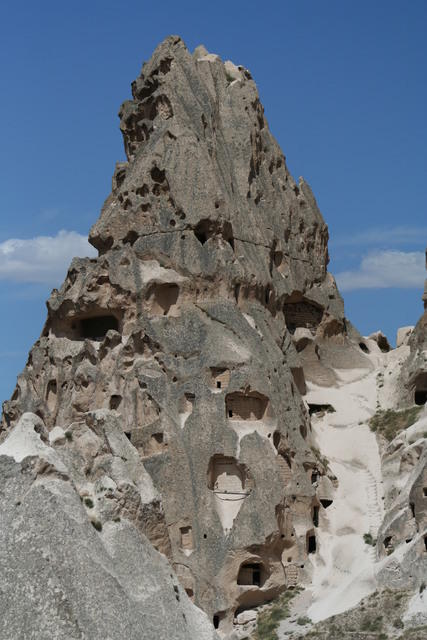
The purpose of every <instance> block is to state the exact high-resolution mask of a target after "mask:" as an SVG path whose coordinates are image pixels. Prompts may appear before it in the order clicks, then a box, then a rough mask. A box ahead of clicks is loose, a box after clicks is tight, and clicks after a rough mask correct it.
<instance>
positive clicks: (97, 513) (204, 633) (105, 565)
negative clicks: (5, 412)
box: [0, 413, 214, 640]
mask: <svg viewBox="0 0 427 640" xmlns="http://www.w3.org/2000/svg"><path fill="white" fill-rule="evenodd" d="M96 420H97V424H96V425H95V423H93V424H92V427H91V429H90V430H89V429H88V430H87V431H86V430H85V428H82V429H81V430H80V432H79V433H77V431H78V429H77V428H75V429H74V430H73V438H72V439H71V440H69V439H68V440H67V441H66V442H62V441H59V440H56V441H55V443H54V445H53V446H54V447H55V449H53V448H52V447H49V446H48V445H47V444H46V443H44V442H43V440H44V439H45V435H46V434H45V432H44V429H43V424H42V421H41V420H40V418H38V417H37V416H35V415H34V414H28V413H27V414H24V416H23V417H22V418H21V420H20V422H19V423H18V424H17V425H16V427H15V430H14V431H12V433H11V434H10V435H9V437H8V439H6V441H5V442H4V443H3V444H2V445H1V446H0V481H1V487H2V489H1V492H0V512H1V514H2V516H1V539H2V544H1V547H0V610H1V612H2V615H1V616H0V637H1V638H2V640H16V639H17V638H45V639H46V640H61V639H63V640H70V639H71V638H76V639H77V638H79V639H80V638H91V640H92V639H93V640H98V639H99V640H101V639H104V638H111V640H116V639H117V640H119V639H120V640H122V639H123V638H126V639H129V640H132V639H135V640H141V639H142V638H144V639H146V640H152V639H153V638H159V639H163V640H169V639H170V638H180V639H182V640H188V639H189V638H192V639H194V640H199V639H200V638H203V639H204V640H209V639H213V637H214V633H213V630H209V627H210V625H209V623H208V621H207V619H206V616H205V615H204V614H203V613H202V612H201V611H200V610H199V609H197V608H196V607H194V606H193V605H192V604H191V602H190V601H189V600H188V598H187V596H186V594H185V592H184V590H183V589H182V587H181V586H180V584H179V582H178V580H177V578H176V576H174V575H173V574H172V572H171V569H170V566H169V564H168V562H167V560H166V559H165V558H164V557H163V556H162V555H161V554H160V553H158V552H157V551H155V550H154V549H153V547H152V545H151V544H150V542H149V540H148V539H147V538H146V537H145V535H144V533H143V532H142V530H141V528H140V527H137V526H135V523H132V522H131V519H130V518H128V517H124V518H120V517H119V516H116V517H113V518H109V519H108V521H107V522H105V524H104V526H102V529H101V530H98V528H100V523H101V522H102V521H103V520H105V516H104V513H105V512H106V511H109V510H114V512H116V513H117V514H119V513H124V509H123V508H122V505H123V503H122V502H121V499H120V498H119V493H120V492H123V495H126V489H127V487H133V488H134V492H135V493H137V488H136V486H134V485H133V482H132V479H131V477H130V475H131V474H132V466H133V465H134V467H135V468H134V470H135V472H136V471H137V475H138V481H139V482H140V483H141V487H142V491H141V492H140V494H139V497H140V504H141V505H142V508H146V509H147V510H148V511H149V510H150V509H151V505H152V500H153V499H154V500H155V499H156V493H155V491H154V489H153V487H152V485H151V482H150V479H149V478H148V476H147V474H146V472H144V470H143V468H142V464H141V463H140V462H139V461H135V462H132V460H131V458H132V451H131V450H132V447H131V445H130V444H129V443H128V442H127V440H126V438H125V436H124V435H123V434H122V432H121V429H120V428H119V426H118V425H117V420H116V419H115V418H114V417H113V416H111V415H107V414H104V415H103V416H102V427H101V426H99V421H100V417H99V416H98V417H97V418H96ZM89 431H90V434H91V437H92V440H93V442H95V441H96V442H97V443H98V445H99V446H100V447H102V446H103V447H104V455H103V462H102V463H101V459H100V458H98V465H100V466H99V472H100V471H101V468H102V466H103V467H105V469H104V473H103V474H101V473H99V472H98V474H97V476H98V479H97V481H96V482H95V483H93V484H92V483H89V482H87V484H86V489H85V488H84V487H85V485H84V484H82V482H84V474H83V470H84V462H85V460H84V458H85V456H87V455H89V454H90V452H91V451H92V453H93V448H92V447H91V444H90V441H89V437H86V438H85V435H84V433H85V432H86V435H87V436H88V434H89ZM94 431H98V433H95V432H94ZM101 435H102V436H103V439H104V444H103V443H102V440H101V438H100V436H101ZM18 437H19V438H24V440H25V442H26V446H27V450H26V451H25V457H22V452H23V449H22V443H21V442H18ZM84 441H85V442H84ZM120 443H122V444H120ZM110 446H111V449H112V450H113V451H111V450H110V451H109V452H107V451H108V449H109V448H110ZM31 448H32V451H31ZM120 449H121V451H122V454H123V453H126V455H128V456H129V460H128V461H125V459H124V456H123V455H122V456H121V458H119V460H117V461H115V460H114V459H113V458H114V457H115V456H117V455H118V453H119V450H120ZM15 458H16V459H15ZM119 461H120V462H119ZM115 462H117V464H119V466H120V464H121V462H123V467H126V466H127V467H128V471H129V475H128V474H127V473H126V472H125V471H124V468H122V469H121V471H122V472H123V474H122V479H121V483H120V481H119V477H118V476H119V473H120V472H118V473H114V471H113V467H114V464H115ZM127 462H129V464H127ZM101 465H102V466H101ZM138 466H139V468H138V469H136V467H138ZM116 471H117V470H116ZM113 477H114V480H113ZM116 483H117V484H116ZM89 487H90V489H89ZM79 493H80V495H79ZM150 494H151V495H150ZM89 495H90V496H91V498H89V497H88V496H89ZM150 499H151V502H148V501H149V500H150ZM144 500H146V501H147V502H144ZM108 503H111V504H112V505H114V506H110V505H109V504H108ZM125 515H126V514H125ZM91 523H92V524H93V525H94V526H92V524H91ZM95 527H96V528H95Z"/></svg>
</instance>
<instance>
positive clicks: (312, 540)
mask: <svg viewBox="0 0 427 640" xmlns="http://www.w3.org/2000/svg"><path fill="white" fill-rule="evenodd" d="M307 553H316V536H315V535H314V532H310V533H308V534H307Z"/></svg>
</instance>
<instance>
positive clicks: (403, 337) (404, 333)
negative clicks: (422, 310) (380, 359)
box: [396, 326, 414, 348]
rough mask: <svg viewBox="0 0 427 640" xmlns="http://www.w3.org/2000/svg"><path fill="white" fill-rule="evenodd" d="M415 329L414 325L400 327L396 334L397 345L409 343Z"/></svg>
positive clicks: (401, 345)
mask: <svg viewBox="0 0 427 640" xmlns="http://www.w3.org/2000/svg"><path fill="white" fill-rule="evenodd" d="M413 330H414V327H413V326H410V327H399V329H398V330H397V336H396V347H397V348H399V347H403V346H406V345H407V344H408V343H409V338H410V337H411V334H412V332H413Z"/></svg>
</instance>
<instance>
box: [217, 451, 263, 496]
mask: <svg viewBox="0 0 427 640" xmlns="http://www.w3.org/2000/svg"><path fill="white" fill-rule="evenodd" d="M208 488H209V489H210V490H211V491H214V493H216V494H219V495H221V494H230V495H236V496H242V497H244V496H246V495H248V494H249V493H250V491H251V490H252V488H253V480H252V478H251V477H250V475H249V474H248V472H247V469H246V466H245V465H244V464H240V463H239V462H237V460H236V459H235V458H232V457H227V456H222V455H215V456H213V458H211V461H210V463H209V468H208Z"/></svg>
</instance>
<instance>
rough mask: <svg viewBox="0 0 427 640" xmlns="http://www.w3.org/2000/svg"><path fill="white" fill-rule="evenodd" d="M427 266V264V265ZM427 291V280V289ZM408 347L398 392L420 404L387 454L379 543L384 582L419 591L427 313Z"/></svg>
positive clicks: (426, 471)
mask: <svg viewBox="0 0 427 640" xmlns="http://www.w3.org/2000/svg"><path fill="white" fill-rule="evenodd" d="M426 266H427V263H426ZM425 289H426V290H427V280H426V287H425ZM423 301H424V314H423V315H422V316H421V318H420V320H419V321H418V323H417V325H416V326H415V328H414V329H413V330H412V331H410V332H409V334H408V339H407V342H406V345H408V346H406V345H405V343H404V344H403V345H402V347H401V348H402V349H406V350H407V352H409V353H407V357H406V359H405V360H404V362H403V363H402V366H401V373H400V377H399V379H398V387H397V390H396V402H397V403H398V405H399V406H403V407H407V406H413V405H418V407H419V408H420V412H419V413H418V415H417V418H418V419H417V420H416V422H415V423H414V424H413V425H412V426H410V427H409V428H408V429H406V430H405V431H402V432H401V433H399V434H398V435H397V436H396V437H395V438H394V439H393V440H392V442H391V443H390V444H389V445H388V446H387V447H385V449H384V451H383V461H382V462H383V468H384V476H385V479H386V485H385V486H386V488H387V492H386V496H385V497H386V507H387V515H386V518H385V519H384V522H383V525H382V527H381V530H380V535H379V539H378V551H379V554H380V556H383V557H384V556H385V557H387V556H389V560H388V561H384V566H383V568H382V572H381V573H380V576H379V577H380V580H381V581H382V582H383V583H384V584H387V585H390V586H394V587H398V588H402V586H403V587H405V588H407V587H408V586H409V587H412V588H416V589H418V588H419V587H420V586H421V585H422V584H424V583H425V576H426V574H427V404H426V403H427V309H426V306H425V302H426V295H425V293H424V296H423ZM426 619H427V616H425V617H424V623H425V621H426Z"/></svg>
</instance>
